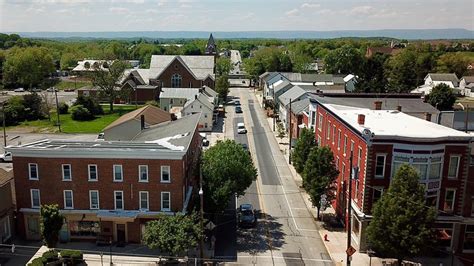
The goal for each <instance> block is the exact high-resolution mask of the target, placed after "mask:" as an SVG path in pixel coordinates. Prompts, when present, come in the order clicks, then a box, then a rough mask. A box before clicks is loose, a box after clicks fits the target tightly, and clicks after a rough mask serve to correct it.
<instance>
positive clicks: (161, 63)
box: [148, 55, 214, 79]
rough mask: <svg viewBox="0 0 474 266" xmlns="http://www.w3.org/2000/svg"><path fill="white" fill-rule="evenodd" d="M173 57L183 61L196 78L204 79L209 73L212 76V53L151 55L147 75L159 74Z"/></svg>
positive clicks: (152, 76)
mask: <svg viewBox="0 0 474 266" xmlns="http://www.w3.org/2000/svg"><path fill="white" fill-rule="evenodd" d="M175 59H178V60H180V61H181V62H183V63H184V65H185V66H186V67H187V68H188V69H189V70H190V72H191V73H192V74H193V75H194V76H195V77H196V78H197V79H205V78H206V77H207V76H209V75H210V76H211V77H212V78H214V56H212V55H152V56H151V62H150V69H149V73H148V75H149V77H150V78H156V77H158V76H160V74H161V73H162V72H163V71H164V70H165V69H166V68H167V67H168V66H169V65H170V64H171V63H172V62H173V60H175Z"/></svg>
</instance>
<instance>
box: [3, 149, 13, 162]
mask: <svg viewBox="0 0 474 266" xmlns="http://www.w3.org/2000/svg"><path fill="white" fill-rule="evenodd" d="M0 160H1V161H2V162H11V161H13V156H12V153H11V152H8V151H7V152H5V153H4V154H0Z"/></svg>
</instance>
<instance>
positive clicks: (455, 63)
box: [436, 52, 470, 78]
mask: <svg viewBox="0 0 474 266" xmlns="http://www.w3.org/2000/svg"><path fill="white" fill-rule="evenodd" d="M437 63H438V66H437V67H436V70H437V71H438V72H446V73H456V75H457V76H458V77H459V78H461V77H462V76H464V75H465V74H466V73H467V65H469V63H470V61H469V58H468V57H467V56H465V55H463V54H462V53H460V52H457V53H445V54H443V55H441V56H440V57H439V58H438V61H437Z"/></svg>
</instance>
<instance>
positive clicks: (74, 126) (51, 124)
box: [8, 105, 135, 133]
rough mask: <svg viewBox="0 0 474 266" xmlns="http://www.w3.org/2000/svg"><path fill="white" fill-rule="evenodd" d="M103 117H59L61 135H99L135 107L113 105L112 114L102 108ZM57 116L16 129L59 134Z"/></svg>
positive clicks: (107, 108)
mask: <svg viewBox="0 0 474 266" xmlns="http://www.w3.org/2000/svg"><path fill="white" fill-rule="evenodd" d="M103 108H104V112H105V114H104V115H99V116H97V117H96V118H95V119H94V120H91V121H75V120H72V118H71V114H70V113H69V114H62V115H60V118H59V119H60V120H61V131H62V132H63V133H100V132H102V130H103V129H104V128H105V127H106V126H108V125H109V124H110V123H112V122H113V121H115V120H116V119H117V118H119V117H120V116H121V115H123V114H125V113H128V112H130V111H133V110H135V105H120V106H119V105H114V113H112V114H109V113H108V112H109V106H104V105H103ZM56 120H57V116H56V113H53V114H51V121H49V120H48V119H42V120H36V121H25V122H22V123H20V124H19V125H18V126H16V127H18V128H21V127H29V128H33V132H43V133H45V132H49V133H54V132H59V129H58V126H57V125H56ZM16 127H8V129H9V130H14V129H15V128H16Z"/></svg>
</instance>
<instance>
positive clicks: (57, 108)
mask: <svg viewBox="0 0 474 266" xmlns="http://www.w3.org/2000/svg"><path fill="white" fill-rule="evenodd" d="M53 90H54V95H55V96H56V113H57V114H58V128H59V132H61V121H60V120H59V102H58V91H57V90H56V88H55V87H53Z"/></svg>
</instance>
